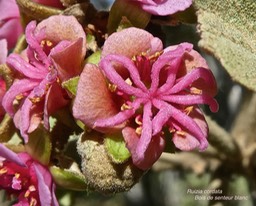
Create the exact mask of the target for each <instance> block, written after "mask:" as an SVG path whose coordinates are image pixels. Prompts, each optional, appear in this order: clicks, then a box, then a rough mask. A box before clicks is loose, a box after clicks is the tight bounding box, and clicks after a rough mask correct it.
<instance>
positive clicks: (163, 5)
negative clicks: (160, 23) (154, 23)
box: [133, 0, 192, 16]
mask: <svg viewBox="0 0 256 206" xmlns="http://www.w3.org/2000/svg"><path fill="white" fill-rule="evenodd" d="M133 1H138V3H139V4H140V5H141V7H142V9H143V10H145V11H147V12H149V13H151V14H154V15H160V16H165V15H171V14H174V13H176V12H178V11H183V10H185V9H187V8H188V7H189V6H190V5H191V4H192V0H180V1H177V0H164V1H162V0H161V1H158V0H155V1H154V2H155V4H152V3H149V2H151V1H148V0H133Z"/></svg>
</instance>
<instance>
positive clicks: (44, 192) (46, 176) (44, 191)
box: [33, 163, 52, 206]
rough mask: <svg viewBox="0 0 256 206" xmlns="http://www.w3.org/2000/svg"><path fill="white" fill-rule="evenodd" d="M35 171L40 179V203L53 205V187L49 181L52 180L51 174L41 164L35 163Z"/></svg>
mask: <svg viewBox="0 0 256 206" xmlns="http://www.w3.org/2000/svg"><path fill="white" fill-rule="evenodd" d="M33 167H34V169H35V173H36V176H37V180H38V192H39V198H40V205H45V206H46V205H48V206H50V205H52V197H51V189H50V188H49V185H50V184H49V185H47V183H49V182H51V176H50V173H49V171H47V170H46V169H45V168H43V167H42V166H41V165H39V164H36V163H33Z"/></svg>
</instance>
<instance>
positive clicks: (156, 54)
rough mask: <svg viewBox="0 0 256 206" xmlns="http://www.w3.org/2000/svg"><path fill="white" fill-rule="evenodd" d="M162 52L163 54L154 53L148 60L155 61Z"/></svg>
mask: <svg viewBox="0 0 256 206" xmlns="http://www.w3.org/2000/svg"><path fill="white" fill-rule="evenodd" d="M163 52H164V51H159V52H156V53H154V54H152V55H151V56H149V59H150V60H155V59H157V58H158V57H159V56H161V54H162V53H163Z"/></svg>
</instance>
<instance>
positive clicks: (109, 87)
mask: <svg viewBox="0 0 256 206" xmlns="http://www.w3.org/2000/svg"><path fill="white" fill-rule="evenodd" d="M116 88H117V86H116V85H114V84H108V89H109V90H110V91H111V92H115V91H116Z"/></svg>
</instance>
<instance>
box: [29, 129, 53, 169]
mask: <svg viewBox="0 0 256 206" xmlns="http://www.w3.org/2000/svg"><path fill="white" fill-rule="evenodd" d="M25 148H26V152H27V153H28V154H30V155H31V156H32V157H33V158H34V159H36V160H37V161H39V162H40V163H42V164H44V165H47V164H48V163H49V161H50V156H51V149H52V144H51V140H50V133H49V132H48V131H47V130H46V129H45V128H44V127H43V126H42V125H40V127H38V128H37V129H36V130H35V131H34V132H32V133H31V134H30V135H29V140H28V143H27V144H26V145H25Z"/></svg>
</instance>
